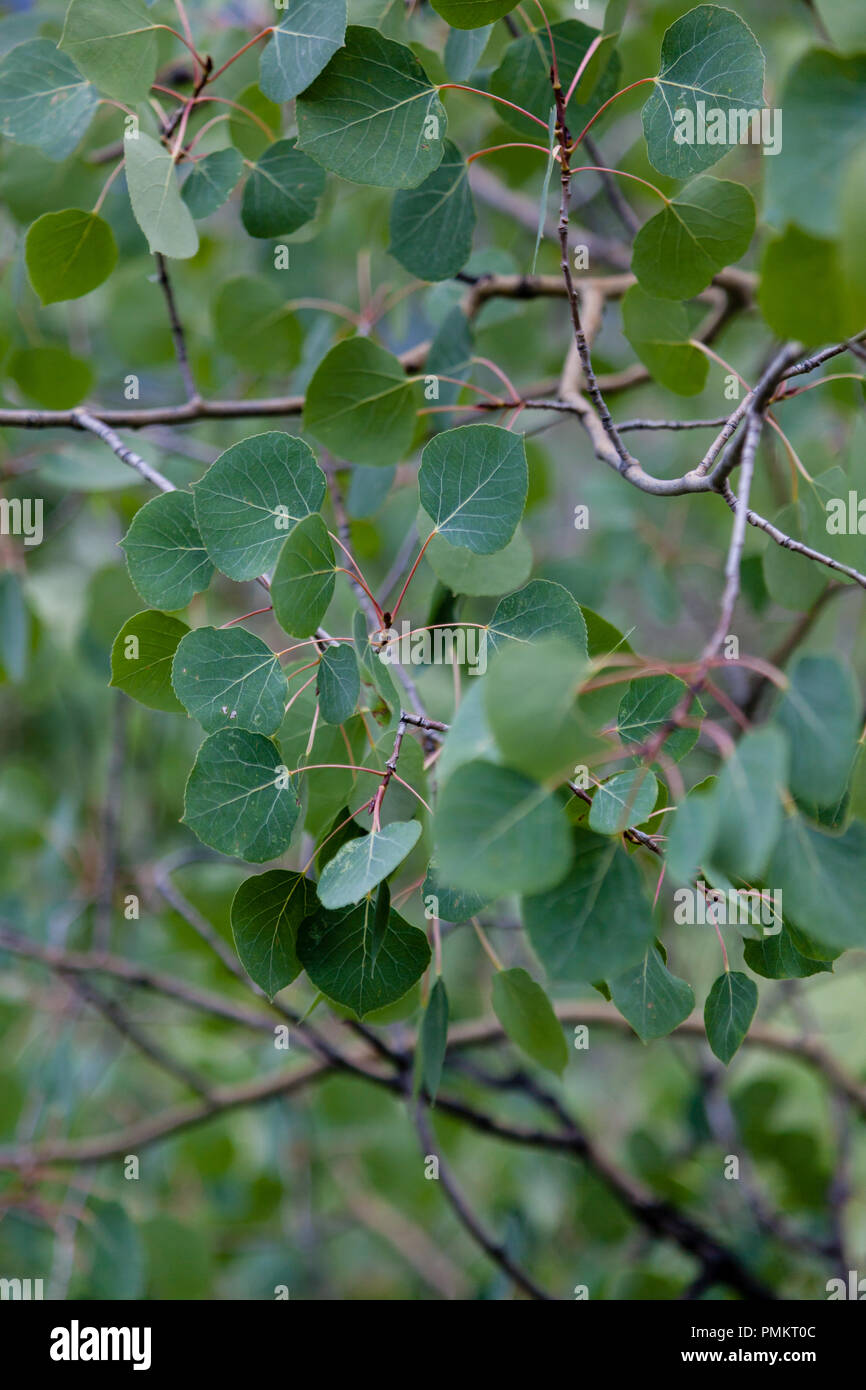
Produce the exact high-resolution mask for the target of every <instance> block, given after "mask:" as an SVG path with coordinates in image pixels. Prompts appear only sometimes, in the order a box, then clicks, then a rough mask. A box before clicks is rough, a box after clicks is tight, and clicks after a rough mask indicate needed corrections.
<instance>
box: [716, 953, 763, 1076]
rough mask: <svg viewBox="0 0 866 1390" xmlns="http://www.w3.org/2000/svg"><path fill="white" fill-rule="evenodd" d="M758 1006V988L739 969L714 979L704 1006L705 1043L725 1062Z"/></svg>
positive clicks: (740, 1040) (744, 1034)
mask: <svg viewBox="0 0 866 1390" xmlns="http://www.w3.org/2000/svg"><path fill="white" fill-rule="evenodd" d="M757 1007H758V987H757V985H756V984H755V982H754V980H750V979H749V977H748V975H744V974H743V973H742V972H741V971H739V970H726V971H725V972H724V974H722V975H720V976H719V977H718V979H717V980H716V981H715V982H714V984H713V987H712V989H711V990H710V992H709V994H708V995H707V1002H706V1004H705V1005H704V1024H705V1026H706V1030H707V1042H708V1043H709V1044H710V1047H711V1048H712V1050H713V1052H714V1053H715V1054H716V1056H717V1057H718V1059H719V1061H720V1062H724V1064H725V1066H727V1065H728V1063H729V1062H730V1060H731V1058H732V1057H733V1055H734V1053H735V1052H736V1051H737V1049H738V1048H739V1046H740V1043H741V1042H742V1041H743V1038H744V1037H745V1036H746V1034H747V1033H748V1031H749V1025H750V1023H751V1022H752V1019H753V1018H754V1016H755V1010H756V1008H757Z"/></svg>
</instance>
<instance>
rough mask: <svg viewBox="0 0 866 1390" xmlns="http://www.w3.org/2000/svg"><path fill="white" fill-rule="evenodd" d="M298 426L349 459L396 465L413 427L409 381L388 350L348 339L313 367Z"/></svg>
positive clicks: (404, 449)
mask: <svg viewBox="0 0 866 1390" xmlns="http://www.w3.org/2000/svg"><path fill="white" fill-rule="evenodd" d="M304 428H305V429H307V430H309V431H310V433H311V434H314V435H315V436H316V438H317V439H320V440H321V441H322V443H323V444H324V445H325V447H326V448H328V449H330V450H331V451H332V452H333V453H335V454H337V455H339V457H340V458H343V459H348V461H349V462H350V463H367V464H391V463H396V462H398V461H399V460H400V459H401V458H402V457H403V455H404V454H405V453H407V452H408V449H409V446H410V444H411V443H412V435H413V434H414V431H415V405H414V401H413V392H412V383H411V381H409V380H407V377H406V373H405V371H404V370H403V367H402V366H401V364H400V363H399V362H398V361H397V358H396V357H392V355H391V353H390V352H386V351H385V349H384V348H381V347H378V346H377V344H376V343H371V342H370V340H369V338H349V339H348V340H347V341H346V342H344V343H338V344H337V346H336V347H334V348H331V351H330V352H329V353H327V355H326V356H325V357H324V358H323V359H322V361H321V362H320V363H319V365H318V367H317V368H316V371H315V372H314V374H313V378H312V380H311V382H310V384H309V387H308V388H307V397H306V402H305V405H304Z"/></svg>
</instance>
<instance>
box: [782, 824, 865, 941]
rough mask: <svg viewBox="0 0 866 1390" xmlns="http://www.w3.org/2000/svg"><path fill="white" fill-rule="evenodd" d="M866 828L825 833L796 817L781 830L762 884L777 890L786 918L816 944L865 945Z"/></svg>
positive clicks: (859, 826) (854, 827)
mask: <svg viewBox="0 0 866 1390" xmlns="http://www.w3.org/2000/svg"><path fill="white" fill-rule="evenodd" d="M864 859H866V826H864V825H863V824H862V823H861V822H860V821H853V822H852V823H851V825H850V826H849V827H848V829H847V830H846V831H845V834H844V835H826V834H824V832H823V831H821V830H818V829H817V827H815V826H812V825H809V823H808V822H807V821H805V820H803V819H801V818H800V817H799V816H791V817H789V818H788V819H787V820H786V821H785V824H784V826H783V828H782V834H781V836H780V837H779V842H778V844H777V845H776V848H775V850H774V851H773V857H772V859H771V860H770V865H769V868H768V869H767V873H766V875H765V877H766V881H767V882H768V883H771V884H772V885H773V887H774V888H778V889H780V890H781V892H782V895H783V901H784V914H785V920H786V921H790V922H791V923H793V925H794V926H795V927H799V928H800V930H801V931H803V932H806V933H807V934H808V936H810V937H812V938H814V940H815V941H816V942H817V943H818V945H819V946H832V947H838V949H839V950H840V951H846V950H849V949H850V948H852V947H859V948H860V949H862V948H863V947H864V946H866V874H864V873H863V863H864Z"/></svg>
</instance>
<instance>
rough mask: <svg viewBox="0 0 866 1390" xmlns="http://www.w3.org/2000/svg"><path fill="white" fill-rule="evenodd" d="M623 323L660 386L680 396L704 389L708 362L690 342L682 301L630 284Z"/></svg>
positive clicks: (623, 304) (624, 307) (688, 327)
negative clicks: (654, 294) (648, 291)
mask: <svg viewBox="0 0 866 1390" xmlns="http://www.w3.org/2000/svg"><path fill="white" fill-rule="evenodd" d="M622 326H623V332H624V333H625V336H626V337H627V338H628V340H629V342H630V343H631V345H632V347H633V348H634V350H635V352H636V353H637V355H638V357H639V358H640V360H641V362H643V364H644V366H645V367H646V368H647V369H648V370H649V371H650V372H651V374H652V376H653V377H654V378H655V380H656V381H658V382H659V383H660V384H661V385H662V386H667V387H668V389H669V390H671V391H676V392H677V393H678V394H679V395H680V396H696V395H697V394H698V392H699V391H703V389H704V385H705V384H706V380H707V372H708V371H709V363H708V361H707V359H706V357H705V356H704V354H703V353H702V352H701V351H700V349H699V348H696V347H692V345H691V343H690V342H689V339H690V338H691V337H692V330H691V324H690V322H689V314H688V310H687V308H686V306H685V304H677V303H674V301H673V300H670V299H654V298H653V297H652V296H651V295H648V294H647V293H646V291H645V290H643V289H641V287H640V285H632V287H631V289H630V290H629V291H628V294H626V296H625V298H624V299H623V301H622Z"/></svg>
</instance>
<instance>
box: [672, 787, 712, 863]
mask: <svg viewBox="0 0 866 1390" xmlns="http://www.w3.org/2000/svg"><path fill="white" fill-rule="evenodd" d="M717 781H718V778H716V777H707V778H705V779H704V781H703V782H699V783H698V785H697V786H696V787H692V789H691V791H690V792H689V794H688V796H687V797H686V799H685V801H683V802H682V803H681V804H680V805H679V806H678V807H677V810H676V814H675V815H674V817H673V826H672V828H671V829H670V832H669V838H668V843H667V845H666V847H665V860H666V862H667V866H668V871H669V873H670V874H671V877H672V878H673V879H674V880H678V881H679V882H681V883H690V882H691V880H692V879H693V878H694V876H695V874H696V873H697V871H698V869H699V868H700V866H701V863H702V862H703V861H704V860H705V859H706V857H707V855H708V853H709V851H710V848H711V846H712V843H713V840H714V838H715V835H716V830H717V828H718V824H719V805H718V801H717V800H716V797H715V795H714V791H715V787H716V784H717Z"/></svg>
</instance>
